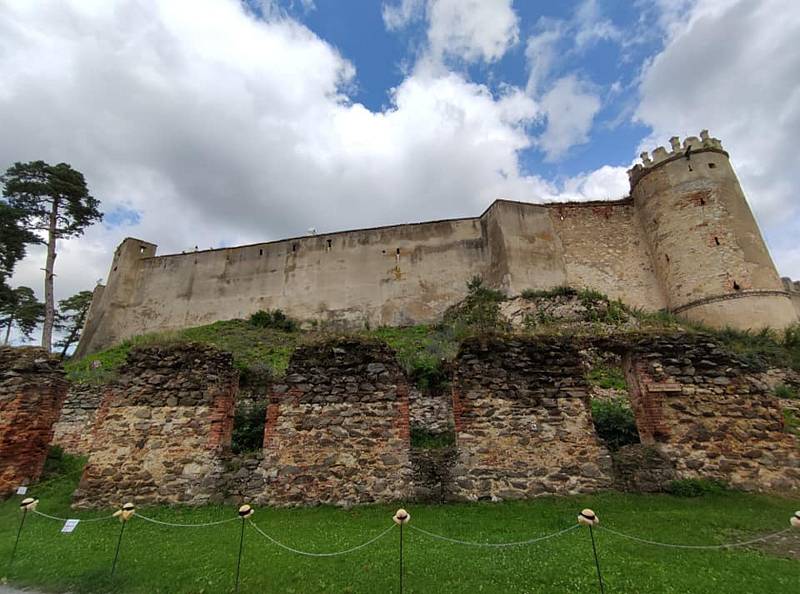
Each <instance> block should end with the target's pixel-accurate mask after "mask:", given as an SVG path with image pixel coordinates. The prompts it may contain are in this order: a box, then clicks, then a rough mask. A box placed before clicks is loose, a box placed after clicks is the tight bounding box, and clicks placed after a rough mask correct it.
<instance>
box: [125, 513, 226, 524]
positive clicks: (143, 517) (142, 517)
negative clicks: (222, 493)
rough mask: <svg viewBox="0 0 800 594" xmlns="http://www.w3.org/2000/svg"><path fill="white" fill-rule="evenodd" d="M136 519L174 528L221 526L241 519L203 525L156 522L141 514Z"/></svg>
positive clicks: (137, 514)
mask: <svg viewBox="0 0 800 594" xmlns="http://www.w3.org/2000/svg"><path fill="white" fill-rule="evenodd" d="M134 517H136V518H141V519H143V520H145V521H146V522H152V523H153V524H161V525H162V526H172V527H174V528H206V527H207V526H219V525H220V524H227V523H228V522H235V521H236V520H238V519H239V518H238V517H236V516H234V517H232V518H228V519H227V520H218V521H216V522H204V523H202V524H181V523H175V522H162V521H161V520H156V519H155V518H148V517H147V516H143V515H142V514H140V513H139V512H136V514H134Z"/></svg>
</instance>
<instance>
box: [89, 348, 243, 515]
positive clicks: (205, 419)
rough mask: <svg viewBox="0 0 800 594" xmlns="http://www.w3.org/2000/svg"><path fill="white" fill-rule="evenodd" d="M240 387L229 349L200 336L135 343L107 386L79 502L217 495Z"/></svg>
mask: <svg viewBox="0 0 800 594" xmlns="http://www.w3.org/2000/svg"><path fill="white" fill-rule="evenodd" d="M237 390H238V371H236V370H235V369H234V367H233V365H232V359H231V356H230V354H227V353H220V352H219V351H217V350H216V349H213V348H211V347H207V346H203V345H197V344H187V345H175V346H168V347H145V348H140V349H134V350H132V351H131V352H130V354H129V355H128V360H127V363H126V364H125V365H124V366H123V368H122V370H121V372H120V376H119V378H118V379H117V380H115V381H114V382H113V383H111V384H110V385H108V386H107V387H106V389H105V391H104V395H103V400H102V403H101V405H100V408H99V410H98V411H97V413H96V415H97V416H96V418H95V421H94V426H93V428H92V431H91V438H90V439H91V444H90V449H89V461H88V463H87V465H86V468H85V469H84V473H83V476H82V477H81V481H80V484H79V486H78V490H77V491H76V492H75V505H76V506H78V507H105V506H113V505H119V504H121V503H122V502H123V501H132V502H134V503H145V502H146V503H184V504H191V505H199V504H203V503H207V502H209V501H212V500H214V499H215V498H218V497H219V493H220V492H221V488H222V485H221V477H222V475H223V472H224V468H223V465H222V452H223V451H224V449H225V447H226V446H228V445H229V444H230V439H231V430H232V423H233V408H234V401H235V397H236V392H237Z"/></svg>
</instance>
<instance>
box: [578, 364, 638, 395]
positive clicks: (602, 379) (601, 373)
mask: <svg viewBox="0 0 800 594" xmlns="http://www.w3.org/2000/svg"><path fill="white" fill-rule="evenodd" d="M586 379H587V380H588V381H589V383H590V384H591V385H593V386H597V387H598V388H603V389H605V390H627V389H628V382H626V381H625V374H624V373H623V372H622V369H621V368H620V367H615V366H612V365H596V366H595V367H593V368H592V369H591V370H590V371H589V373H587V374H586Z"/></svg>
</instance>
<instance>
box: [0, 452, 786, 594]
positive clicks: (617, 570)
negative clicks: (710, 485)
mask: <svg viewBox="0 0 800 594" xmlns="http://www.w3.org/2000/svg"><path fill="white" fill-rule="evenodd" d="M76 462H78V464H77V466H78V471H79V470H80V468H79V461H76ZM73 466H75V465H73ZM71 468H73V467H71ZM73 469H74V468H73ZM78 479H79V475H78V474H75V473H72V474H64V475H63V476H62V477H61V478H58V479H56V480H53V481H51V482H49V483H47V484H44V485H43V486H41V487H36V486H34V487H32V488H31V491H30V492H31V493H32V494H33V495H34V496H36V497H39V498H40V503H39V510H40V511H42V512H44V513H47V514H51V515H54V516H60V517H77V518H82V519H88V518H99V517H102V516H106V515H108V514H109V513H110V512H111V511H112V510H113V508H109V509H104V510H97V511H84V510H80V511H76V510H72V509H70V506H69V505H70V494H71V492H72V491H73V490H74V489H75V487H76V486H77V483H78ZM19 500H20V498H19V497H12V498H10V499H8V500H6V501H4V502H2V503H0V559H2V560H3V564H2V566H0V579H4V580H7V581H8V583H9V584H11V585H13V586H17V587H30V588H34V589H36V590H39V591H47V592H50V591H53V592H120V593H122V594H129V593H136V594H144V593H151V592H170V593H175V594H187V593H198V592H206V593H211V592H232V591H233V586H234V579H235V571H236V557H237V553H238V547H239V534H240V525H239V524H238V523H237V522H231V523H228V524H222V525H219V526H212V527H208V528H172V527H168V526H162V525H155V524H150V523H148V522H145V521H143V520H141V518H139V519H137V518H136V517H135V516H134V517H133V519H132V520H131V521H130V523H129V524H128V525H127V526H126V529H125V535H124V540H123V543H122V547H121V550H120V556H119V563H118V565H117V571H116V574H115V576H114V577H113V578H112V577H110V575H109V574H110V570H111V562H112V560H113V558H114V549H115V547H116V543H117V538H118V536H119V532H120V525H119V522H117V521H115V520H112V521H102V522H95V523H84V522H81V523H80V524H79V525H78V526H77V528H76V529H75V532H73V533H72V534H61V533H60V532H59V531H60V529H61V526H62V524H63V523H62V522H58V521H53V520H49V519H47V518H43V517H41V516H36V515H34V516H29V517H28V518H27V520H26V522H25V527H24V530H23V532H22V537H21V539H20V543H19V548H18V550H17V554H16V557H15V560H14V564H13V565H12V566H11V568H10V569H9V568H8V564H7V560H8V558H9V557H10V555H11V548H12V546H13V544H14V539H15V537H16V531H17V528H18V526H19V519H20V515H19ZM113 503H115V504H116V503H118V502H113ZM403 506H404V507H406V508H407V509H408V510H409V511H410V512H411V517H412V519H411V522H412V525H416V526H418V527H420V528H422V529H424V530H428V531H431V532H434V533H437V534H443V535H446V536H449V537H452V538H457V539H461V540H469V541H478V542H490V543H498V542H509V541H521V540H527V539H530V538H534V537H537V536H541V535H544V534H549V533H552V532H555V531H558V530H562V529H564V528H567V527H570V526H572V525H574V524H575V516H576V515H577V513H578V512H579V511H580V510H581V509H583V508H585V507H590V508H592V509H594V510H595V511H596V512H597V513H598V515H599V516H600V518H601V520H602V524H601V525H600V529H598V530H596V531H595V538H596V539H597V545H598V553H599V554H600V559H601V564H602V570H603V577H604V579H605V586H606V591H607V592H614V593H616V594H634V593H640V592H666V593H678V592H680V593H687V594H706V593H707V592H792V591H794V590H795V589H796V586H797V564H798V561H797V560H796V559H790V558H786V556H788V555H789V553H788V552H787V551H788V547H787V546H785V545H783V546H780V545H778V544H776V545H773V547H771V548H769V549H766V550H761V549H758V548H755V547H747V548H745V547H738V548H731V549H727V550H688V551H680V552H678V553H676V551H675V549H669V548H662V547H654V546H643V545H642V544H639V543H636V542H631V541H627V540H623V539H621V538H619V537H616V536H614V535H612V534H611V533H608V532H604V531H603V529H602V527H603V526H607V527H609V528H612V529H614V530H618V531H621V532H625V533H628V534H632V535H636V536H639V537H641V538H646V539H650V540H655V541H659V542H666V543H681V544H695V545H706V544H721V543H729V542H736V541H743V540H748V539H753V538H756V537H758V536H761V535H764V534H767V533H771V532H776V531H778V530H782V529H784V528H785V527H787V526H788V518H789V517H790V516H791V515H792V514H793V513H794V511H795V506H796V501H794V500H792V499H788V498H782V497H769V496H763V495H753V494H746V493H739V492H704V493H703V496H701V497H697V498H695V499H692V501H691V505H688V504H687V500H686V499H685V498H684V497H676V496H672V495H665V494H658V495H639V494H633V493H624V494H622V493H614V492H604V493H596V494H591V495H577V496H563V497H539V498H536V499H533V500H529V501H510V502H504V503H498V504H492V503H465V504H447V505H434V504H426V505H421V504H420V505H417V504H413V503H406V504H404V505H403ZM397 507H398V504H392V505H366V506H356V507H353V508H351V509H337V508H332V507H327V506H319V507H307V508H268V507H260V506H256V510H255V515H254V516H253V521H254V522H255V523H256V524H258V526H259V527H260V528H262V529H263V530H265V531H266V532H267V533H268V534H270V535H271V536H273V537H275V538H277V539H279V540H280V541H282V542H284V543H286V544H287V545H290V546H293V547H295V548H299V549H302V550H308V551H314V552H326V551H335V550H342V549H346V548H348V547H352V546H355V545H358V544H360V543H363V542H365V541H366V540H368V539H369V538H371V537H373V536H375V535H377V534H379V533H380V532H382V531H383V530H385V529H386V528H388V527H389V526H391V525H392V522H391V516H392V514H393V513H394V511H395V510H396V509H397ZM139 511H140V512H141V513H144V514H146V515H147V516H149V517H151V518H155V519H158V520H161V521H163V522H176V523H188V524H191V523H200V522H213V521H217V520H223V519H227V518H231V517H235V516H236V507H235V506H205V507H197V508H186V507H180V506H145V507H140V508H139ZM246 528H247V529H246V531H245V545H244V555H243V557H242V565H241V576H242V582H241V592H243V593H245V592H286V593H294V594H305V593H319V592H358V593H360V594H373V593H374V594H379V593H380V594H384V593H385V592H394V591H396V590H397V579H398V574H397V559H398V557H397V546H398V545H397V543H398V537H399V536H398V531H397V528H395V529H394V530H393V531H392V532H390V533H389V534H388V535H387V536H386V537H385V538H384V539H382V540H380V541H378V542H376V543H375V544H374V545H370V546H369V547H366V548H365V549H363V550H361V551H358V552H356V553H353V554H350V555H344V556H341V557H332V558H323V559H319V558H307V557H300V556H298V555H294V554H292V553H290V552H288V551H285V550H282V549H280V548H278V547H276V546H274V545H272V544H269V543H268V542H266V541H265V540H264V539H263V538H262V537H261V536H259V535H258V534H257V533H256V532H255V531H254V530H252V529H250V528H249V527H246ZM774 542H776V543H778V541H774ZM404 546H405V587H406V591H407V592H409V593H411V592H574V593H586V594H590V593H594V592H597V591H598V586H597V577H596V575H595V568H594V562H593V559H592V552H591V551H592V549H591V543H590V541H589V535H588V534H587V532H586V529H585V528H581V529H575V530H573V531H571V532H568V533H567V534H565V535H563V536H561V537H558V538H554V539H552V540H549V541H546V542H542V543H537V544H534V545H531V546H523V547H508V548H503V549H485V548H478V547H466V546H458V545H454V544H450V543H445V542H439V541H435V540H431V539H430V538H428V537H426V536H425V535H423V534H420V533H418V532H415V531H413V530H411V529H407V530H406V531H405V532H404Z"/></svg>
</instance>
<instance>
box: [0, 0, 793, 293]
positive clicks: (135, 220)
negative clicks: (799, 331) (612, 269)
mask: <svg viewBox="0 0 800 594" xmlns="http://www.w3.org/2000/svg"><path fill="white" fill-rule="evenodd" d="M776 15H779V18H778V17H777V16H776ZM798 38H800V2H797V0H759V1H758V2H755V1H753V0H627V1H622V0H569V1H559V2H551V1H546V2H545V1H536V0H527V1H522V0H246V1H245V0H192V2H191V3H187V2H185V1H184V0H137V1H136V2H130V1H129V0H60V1H59V2H44V1H35V2H34V1H31V0H4V2H2V3H0V72H3V77H2V79H0V130H3V134H2V135H0V167H2V168H5V167H7V166H8V165H10V164H11V163H13V162H15V161H26V160H34V159H44V160H47V161H52V162H60V161H66V162H69V163H71V164H72V165H73V166H74V167H76V168H77V169H79V170H80V171H82V172H83V173H84V175H85V176H86V178H87V180H88V183H89V186H90V188H91V191H92V193H93V194H94V196H95V197H97V198H98V199H99V200H100V201H101V204H102V208H103V209H104V211H105V212H106V213H107V218H106V221H105V223H104V224H102V225H95V226H94V227H92V228H91V229H90V230H89V231H88V232H87V233H86V234H85V235H84V236H83V237H81V238H79V239H72V240H67V241H62V242H60V243H59V256H58V263H57V270H56V274H57V275H58V279H59V280H58V283H57V285H56V292H57V295H56V297H57V298H59V299H60V298H64V297H67V296H69V295H72V294H74V293H76V292H77V291H80V290H83V289H87V288H91V287H92V286H93V285H94V283H95V281H96V280H97V279H98V278H103V277H105V275H106V274H107V272H108V267H109V263H110V260H111V257H112V254H113V251H114V248H115V247H116V245H118V244H119V242H120V241H121V240H122V239H123V238H124V237H126V236H130V237H138V238H141V239H143V240H146V241H150V242H152V243H155V244H157V245H158V246H159V247H158V253H160V254H163V253H174V252H180V251H182V250H185V249H193V248H194V246H196V245H197V246H200V247H203V248H208V247H221V246H226V245H236V244H244V243H253V242H258V241H264V240H271V239H280V238H282V237H293V236H298V235H303V234H305V233H306V232H307V229H308V228H309V227H314V228H316V229H317V230H318V231H319V232H326V231H336V230H343V229H354V228H359V227H372V226H377V225H386V224H397V223H404V222H412V221H424V220H431V219H442V218H453V217H460V216H475V215H477V214H479V213H480V212H482V211H483V210H484V209H485V208H486V207H487V206H488V205H489V204H490V203H491V202H492V201H493V200H495V199H497V198H510V199H514V200H522V201H528V202H534V203H536V202H547V201H565V200H596V199H607V198H621V197H623V196H625V195H626V193H627V192H628V189H629V187H628V180H627V174H626V170H627V169H628V168H629V167H630V166H631V164H632V163H634V162H635V160H636V158H637V155H638V154H639V153H640V152H641V151H642V150H652V149H653V148H655V147H656V146H658V145H659V144H666V143H667V141H668V139H669V138H670V137H671V136H673V135H677V136H682V137H685V136H688V135H696V134H698V132H699V131H700V130H702V129H704V128H708V129H709V130H710V132H711V134H712V135H714V136H716V137H718V138H720V139H721V140H722V142H723V145H724V147H725V148H726V150H728V151H729V152H730V154H731V161H732V163H733V165H734V168H735V169H736V171H737V173H738V175H739V178H740V181H741V183H742V186H743V188H744V191H745V193H746V195H747V197H748V200H749V202H750V204H751V206H752V208H753V211H754V213H755V215H756V217H757V219H758V221H759V223H760V224H761V228H762V231H763V233H764V236H765V239H766V241H767V244H768V245H769V247H770V250H771V253H772V255H773V257H774V259H775V261H776V264H777V267H778V270H779V271H780V272H781V273H782V274H784V275H787V276H793V277H794V278H800V246H799V245H798V242H797V237H798V236H800V217H798V210H799V209H800V201H798V200H797V190H798V187H800V151H798V150H797V147H796V144H797V141H796V139H797V138H798V137H800V75H799V74H798V73H800V44H798V43H797V39H798ZM42 257H43V254H42V252H41V250H40V249H39V248H33V249H32V250H31V252H30V256H29V257H28V258H27V259H26V260H24V261H23V262H21V263H20V265H19V266H18V268H17V270H16V273H15V276H14V278H13V282H14V283H15V284H18V285H27V286H31V287H34V288H37V290H38V288H39V287H40V286H41V270H40V269H41V261H42Z"/></svg>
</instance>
